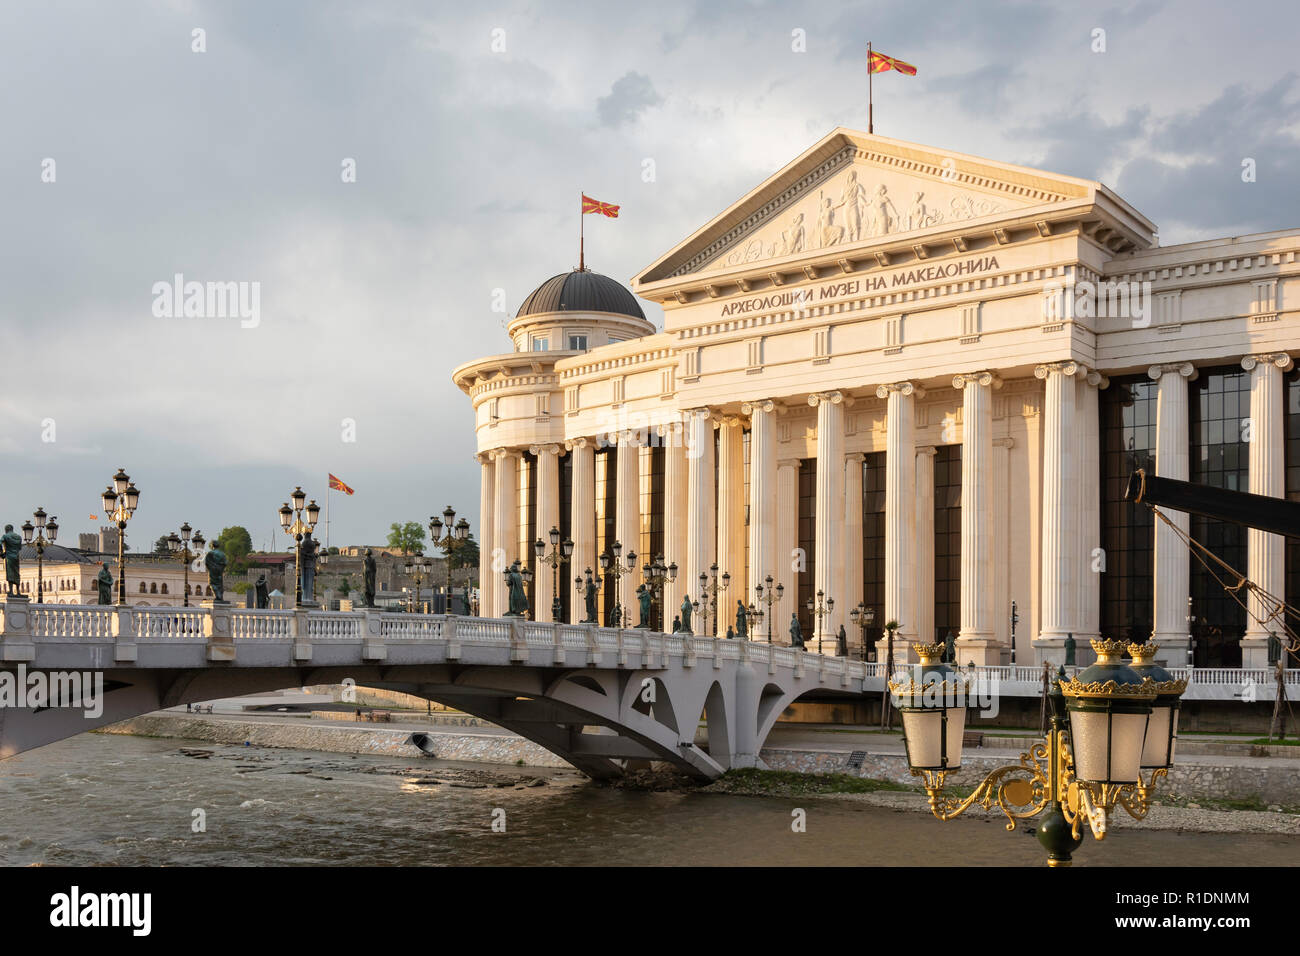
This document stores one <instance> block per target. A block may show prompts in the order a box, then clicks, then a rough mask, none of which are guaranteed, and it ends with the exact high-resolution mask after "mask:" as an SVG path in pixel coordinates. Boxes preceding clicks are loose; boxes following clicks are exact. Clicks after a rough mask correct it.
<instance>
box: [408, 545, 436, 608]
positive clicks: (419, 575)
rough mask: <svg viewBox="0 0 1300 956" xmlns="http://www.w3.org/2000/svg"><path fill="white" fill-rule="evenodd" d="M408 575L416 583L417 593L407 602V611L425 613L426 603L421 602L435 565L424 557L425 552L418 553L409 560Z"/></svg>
mask: <svg viewBox="0 0 1300 956" xmlns="http://www.w3.org/2000/svg"><path fill="white" fill-rule="evenodd" d="M405 570H406V575H407V577H409V578H412V579H413V580H414V581H415V591H414V592H413V593H412V594H411V598H410V600H409V601H407V602H406V609H407V611H409V612H410V613H412V614H414V613H415V612H416V610H417V609H419V610H420V611H421V612H423V611H424V602H423V600H421V598H422V595H423V593H424V582H425V581H427V580H428V579H429V576H430V575H431V574H432V573H433V564H432V562H430V561H429V559H428V558H426V557H425V556H424V552H423V551H417V552H415V554H413V555H411V557H410V558H409V559H408V560H407V562H406V566H405Z"/></svg>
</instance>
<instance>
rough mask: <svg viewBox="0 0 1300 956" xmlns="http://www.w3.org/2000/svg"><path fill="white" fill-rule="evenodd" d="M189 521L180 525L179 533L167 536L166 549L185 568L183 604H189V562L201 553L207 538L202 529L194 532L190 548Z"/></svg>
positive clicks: (186, 605) (187, 605)
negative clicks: (191, 548)
mask: <svg viewBox="0 0 1300 956" xmlns="http://www.w3.org/2000/svg"><path fill="white" fill-rule="evenodd" d="M190 541H191V538H190V523H189V522H188V521H187V522H185V523H184V524H183V525H181V533H180V535H177V534H176V532H175V531H173V532H172V533H171V534H169V535H168V536H167V550H168V551H170V552H171V553H172V554H174V555H176V556H177V557H178V558H180V562H181V567H183V568H184V569H185V574H184V577H185V602H184V606H185V607H189V606H190V563H191V562H192V561H194V560H195V559H196V558H197V557H198V556H199V555H200V554H202V553H203V545H205V544H206V543H207V539H206V538H204V537H203V532H202V531H195V532H194V537H193V541H194V550H193V551H191V550H190Z"/></svg>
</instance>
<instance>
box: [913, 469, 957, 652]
mask: <svg viewBox="0 0 1300 956" xmlns="http://www.w3.org/2000/svg"><path fill="white" fill-rule="evenodd" d="M934 631H935V632H934V634H918V635H917V637H918V638H920V639H921V640H923V641H931V640H933V641H937V642H942V641H944V640H946V639H947V637H948V632H949V631H951V632H952V634H953V636H954V637H956V636H957V634H958V633H959V632H960V631H961V445H940V446H939V448H938V450H937V451H936V452H935V456H934Z"/></svg>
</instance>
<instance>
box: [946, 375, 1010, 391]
mask: <svg viewBox="0 0 1300 956" xmlns="http://www.w3.org/2000/svg"><path fill="white" fill-rule="evenodd" d="M967 385H983V386H985V387H989V386H992V387H993V388H1001V387H1002V379H1001V377H1000V376H999V375H998V373H997V372H961V373H959V374H957V375H954V376H953V377H952V387H953V388H956V389H963V388H965V387H966V386H967Z"/></svg>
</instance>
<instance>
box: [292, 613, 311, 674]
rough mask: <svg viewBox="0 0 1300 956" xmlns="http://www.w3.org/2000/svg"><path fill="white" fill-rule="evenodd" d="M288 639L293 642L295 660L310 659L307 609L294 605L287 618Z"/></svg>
mask: <svg viewBox="0 0 1300 956" xmlns="http://www.w3.org/2000/svg"><path fill="white" fill-rule="evenodd" d="M289 640H290V641H292V642H293V659H294V660H295V661H309V660H311V632H310V631H309V630H308V624H307V609H306V608H305V607H296V608H294V609H293V616H292V617H291V618H289Z"/></svg>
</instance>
